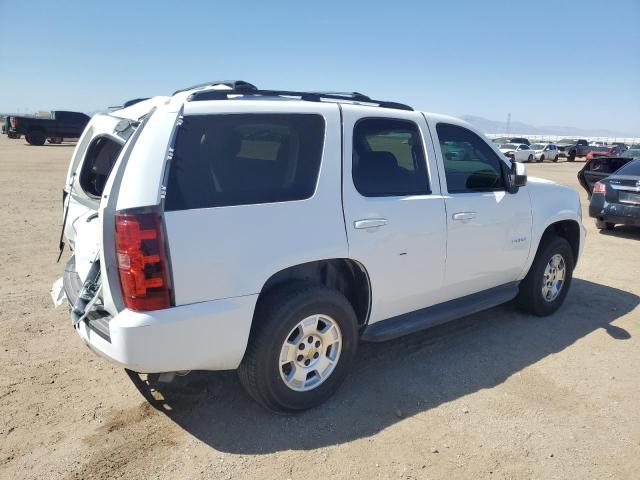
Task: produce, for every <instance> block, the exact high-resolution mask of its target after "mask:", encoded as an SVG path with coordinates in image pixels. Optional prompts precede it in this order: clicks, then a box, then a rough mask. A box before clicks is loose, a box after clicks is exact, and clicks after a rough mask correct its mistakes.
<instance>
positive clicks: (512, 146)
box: [500, 143, 533, 162]
mask: <svg viewBox="0 0 640 480" xmlns="http://www.w3.org/2000/svg"><path fill="white" fill-rule="evenodd" d="M500 151H501V152H502V153H504V154H505V155H506V156H507V157H509V158H510V159H511V160H513V161H515V162H533V150H531V147H529V145H526V144H524V143H520V144H518V143H505V144H504V145H500Z"/></svg>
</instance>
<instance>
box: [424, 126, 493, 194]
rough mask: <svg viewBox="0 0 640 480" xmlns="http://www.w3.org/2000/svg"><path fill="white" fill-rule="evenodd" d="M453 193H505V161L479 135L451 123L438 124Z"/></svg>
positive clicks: (448, 180) (448, 186)
mask: <svg viewBox="0 0 640 480" xmlns="http://www.w3.org/2000/svg"><path fill="white" fill-rule="evenodd" d="M436 131H437V132H438V138H439V140H440V149H441V150H442V160H443V162H444V170H445V175H446V178H447V191H448V192H449V193H465V192H483V191H493V190H503V189H504V180H503V176H502V164H503V162H502V160H500V158H499V157H498V155H496V153H495V152H494V151H493V149H492V148H491V147H490V146H489V145H487V143H486V142H485V141H484V140H483V139H482V138H480V137H479V136H478V135H476V134H475V133H473V132H472V131H470V130H467V129H466V128H463V127H459V126H457V125H451V124H449V123H438V124H437V125H436Z"/></svg>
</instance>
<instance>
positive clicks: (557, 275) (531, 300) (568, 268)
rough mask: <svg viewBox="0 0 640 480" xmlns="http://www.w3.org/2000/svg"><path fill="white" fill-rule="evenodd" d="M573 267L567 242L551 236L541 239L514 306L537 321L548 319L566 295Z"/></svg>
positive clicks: (571, 251)
mask: <svg viewBox="0 0 640 480" xmlns="http://www.w3.org/2000/svg"><path fill="white" fill-rule="evenodd" d="M574 266H575V259H574V256H573V250H572V249H571V245H569V242H567V240H566V239H564V238H562V237H559V236H557V235H555V234H553V235H545V236H544V237H543V238H542V240H541V242H540V247H539V248H538V252H537V253H536V256H535V259H534V260H533V264H532V265H531V268H530V269H529V273H527V276H526V277H525V278H524V280H523V281H522V282H520V292H519V293H518V296H517V297H516V303H517V304H518V306H519V307H520V308H521V309H522V310H524V311H526V312H528V313H532V314H534V315H537V316H539V317H544V316H547V315H551V314H552V313H553V312H555V311H556V310H557V309H558V308H560V305H562V302H564V299H565V297H566V296H567V293H568V292H569V288H570V287H571V279H572V278H573V267H574Z"/></svg>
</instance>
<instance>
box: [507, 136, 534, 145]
mask: <svg viewBox="0 0 640 480" xmlns="http://www.w3.org/2000/svg"><path fill="white" fill-rule="evenodd" d="M508 143H524V144H525V145H527V146H531V142H530V141H529V139H528V138H524V137H514V138H511V139H509V142H508Z"/></svg>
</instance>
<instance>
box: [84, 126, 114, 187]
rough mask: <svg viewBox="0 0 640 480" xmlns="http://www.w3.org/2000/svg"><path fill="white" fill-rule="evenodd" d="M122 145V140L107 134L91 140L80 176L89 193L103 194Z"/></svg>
mask: <svg viewBox="0 0 640 480" xmlns="http://www.w3.org/2000/svg"><path fill="white" fill-rule="evenodd" d="M122 147H123V145H122V144H121V143H120V142H118V141H116V140H115V139H113V138H111V137H107V136H100V137H98V138H96V139H94V140H93V141H92V142H91V144H90V145H89V148H88V149H87V154H86V155H85V158H84V163H83V164H82V169H81V171H80V178H79V181H80V186H81V187H82V190H84V192H85V193H86V194H87V195H89V196H92V197H100V196H101V195H102V192H103V191H104V186H105V184H106V183H107V179H108V178H109V174H110V173H111V169H112V168H113V165H114V164H115V163H116V159H117V158H118V155H119V154H120V151H121V150H122Z"/></svg>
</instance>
